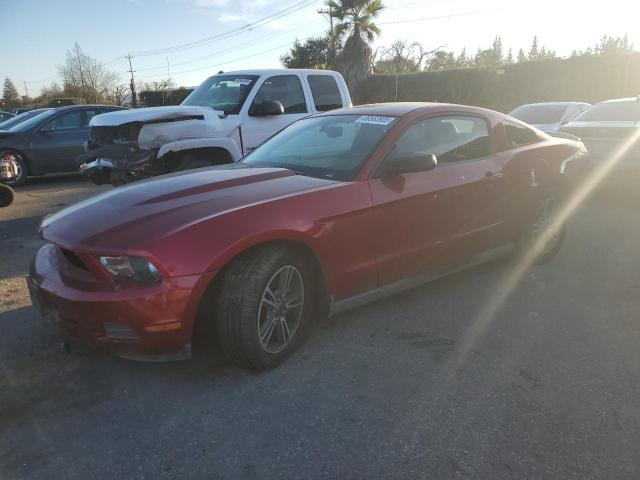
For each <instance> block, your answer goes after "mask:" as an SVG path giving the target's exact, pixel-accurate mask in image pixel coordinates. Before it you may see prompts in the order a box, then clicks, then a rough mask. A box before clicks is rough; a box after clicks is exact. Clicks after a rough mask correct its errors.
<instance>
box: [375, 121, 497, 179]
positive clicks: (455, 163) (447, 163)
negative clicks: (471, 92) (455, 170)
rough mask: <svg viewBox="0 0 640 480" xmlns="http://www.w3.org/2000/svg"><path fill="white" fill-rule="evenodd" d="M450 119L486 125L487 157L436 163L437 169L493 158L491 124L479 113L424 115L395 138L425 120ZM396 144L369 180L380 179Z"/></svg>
mask: <svg viewBox="0 0 640 480" xmlns="http://www.w3.org/2000/svg"><path fill="white" fill-rule="evenodd" d="M450 117H472V118H478V119H480V120H483V121H484V123H485V124H486V125H487V133H488V134H489V147H490V151H489V155H485V156H483V157H478V158H470V159H467V160H457V161H455V162H444V163H442V164H440V163H438V167H437V168H442V167H446V166H447V165H459V164H461V163H467V162H478V161H480V160H486V159H488V158H491V157H493V156H495V154H496V149H495V144H494V142H493V127H492V126H491V122H490V121H489V119H488V118H487V117H485V116H484V115H482V114H479V113H470V112H460V113H456V112H450V113H447V112H440V113H438V114H435V115H425V116H424V117H420V118H419V119H417V120H415V121H413V122H411V123H410V124H409V125H407V126H406V127H405V128H404V129H403V130H402V131H401V132H400V133H399V134H398V136H397V138H398V139H399V138H400V137H402V135H404V134H405V133H406V132H407V131H408V130H409V129H410V128H411V127H413V126H414V125H416V124H418V123H420V122H423V121H425V120H430V119H432V118H450ZM396 142H397V140H396V141H395V142H393V144H391V146H390V147H389V149H388V150H387V151H386V152H385V153H384V155H382V160H380V162H379V163H378V165H376V168H374V169H373V175H372V176H371V178H380V175H381V173H382V166H383V165H384V162H386V161H387V159H388V157H389V155H391V152H392V151H393V148H394V147H395V146H396ZM436 158H437V157H436Z"/></svg>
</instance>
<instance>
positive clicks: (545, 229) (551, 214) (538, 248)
mask: <svg viewBox="0 0 640 480" xmlns="http://www.w3.org/2000/svg"><path fill="white" fill-rule="evenodd" d="M562 199H563V197H562V195H560V194H559V193H558V192H556V191H555V190H549V191H548V192H547V193H545V195H543V197H542V203H541V205H540V207H539V211H538V215H537V216H536V219H535V220H534V222H533V223H532V224H531V225H530V226H529V227H528V228H527V229H526V231H525V232H524V234H523V236H522V238H521V240H520V245H519V250H520V251H521V254H522V255H525V256H531V257H532V258H533V259H534V263H536V264H538V265H541V264H545V263H548V262H550V261H551V260H553V258H554V257H555V256H556V254H557V253H558V251H559V250H560V247H562V243H563V242H564V238H565V236H566V233H567V226H566V223H565V222H564V221H563V219H561V218H560V215H561V209H562Z"/></svg>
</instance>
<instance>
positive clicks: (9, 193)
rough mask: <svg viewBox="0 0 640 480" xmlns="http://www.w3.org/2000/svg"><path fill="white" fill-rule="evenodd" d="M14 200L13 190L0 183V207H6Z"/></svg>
mask: <svg viewBox="0 0 640 480" xmlns="http://www.w3.org/2000/svg"><path fill="white" fill-rule="evenodd" d="M14 199H15V192H14V191H13V188H11V187H10V186H8V185H4V184H1V183H0V207H8V206H9V205H11V204H12V203H13V200H14Z"/></svg>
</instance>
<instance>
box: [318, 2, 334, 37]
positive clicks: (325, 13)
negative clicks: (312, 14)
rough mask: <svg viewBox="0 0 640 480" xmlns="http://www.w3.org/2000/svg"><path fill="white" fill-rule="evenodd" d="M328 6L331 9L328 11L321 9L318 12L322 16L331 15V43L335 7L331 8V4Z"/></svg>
mask: <svg viewBox="0 0 640 480" xmlns="http://www.w3.org/2000/svg"><path fill="white" fill-rule="evenodd" d="M327 6H328V7H329V8H327V9H324V10H322V9H320V10H318V13H320V14H322V15H329V25H330V27H329V28H330V31H331V41H333V7H332V6H331V2H329V3H328V4H327Z"/></svg>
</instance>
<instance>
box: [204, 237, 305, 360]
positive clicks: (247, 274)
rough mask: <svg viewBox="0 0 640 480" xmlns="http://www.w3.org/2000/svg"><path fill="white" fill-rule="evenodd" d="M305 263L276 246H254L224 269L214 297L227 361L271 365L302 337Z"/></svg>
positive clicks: (219, 331) (291, 253) (284, 357)
mask: <svg viewBox="0 0 640 480" xmlns="http://www.w3.org/2000/svg"><path fill="white" fill-rule="evenodd" d="M311 299H312V292H311V279H310V269H309V268H308V266H307V265H306V262H305V260H304V258H303V257H302V256H301V255H299V254H298V253H296V252H294V251H292V250H289V249H288V248H286V247H282V246H270V247H265V248H259V249H257V250H256V251H254V252H251V253H250V254H248V255H245V256H243V257H241V258H239V259H237V260H236V261H235V262H234V263H233V264H232V265H231V266H230V267H229V269H228V270H227V271H226V272H225V273H224V277H223V280H222V288H221V290H220V293H219V296H218V301H217V302H216V303H217V311H216V319H217V331H218V341H219V343H220V347H221V348H222V350H223V352H224V353H225V355H226V357H227V358H228V359H230V360H231V361H232V362H233V363H235V364H237V365H240V366H243V367H246V368H250V369H253V370H267V369H270V368H274V367H276V366H278V365H279V364H281V363H282V362H283V361H284V360H286V359H287V358H288V357H289V355H291V354H292V353H293V352H294V351H295V350H296V348H297V347H298V346H299V345H300V344H301V343H302V341H303V339H304V336H305V334H306V331H307V329H308V326H309V325H310V323H311V318H312V314H311V312H312V308H311Z"/></svg>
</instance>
